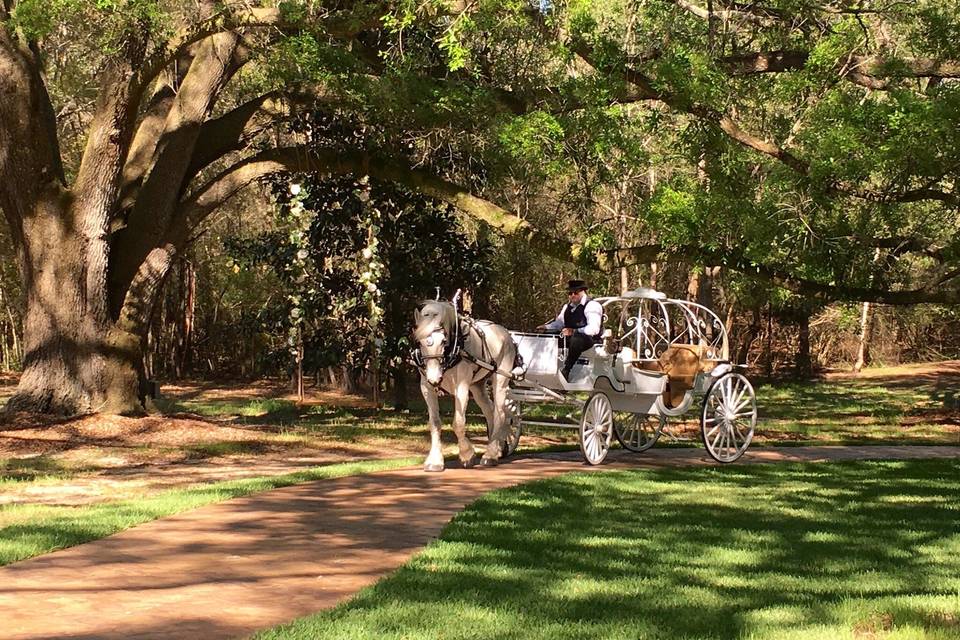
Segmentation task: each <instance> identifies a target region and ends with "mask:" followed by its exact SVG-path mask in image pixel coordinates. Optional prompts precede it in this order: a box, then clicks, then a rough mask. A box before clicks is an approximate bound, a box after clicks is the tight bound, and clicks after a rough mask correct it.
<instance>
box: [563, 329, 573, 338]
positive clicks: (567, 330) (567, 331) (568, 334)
mask: <svg viewBox="0 0 960 640" xmlns="http://www.w3.org/2000/svg"><path fill="white" fill-rule="evenodd" d="M560 333H561V334H562V335H564V336H566V337H568V338H569V337H570V336H572V335H573V329H570V328H567V329H564V330H563V331H561V332H560Z"/></svg>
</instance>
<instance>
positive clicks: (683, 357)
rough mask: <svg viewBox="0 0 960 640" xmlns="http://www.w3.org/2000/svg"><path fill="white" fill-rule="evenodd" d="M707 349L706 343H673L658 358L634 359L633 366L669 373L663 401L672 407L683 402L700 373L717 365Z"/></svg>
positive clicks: (644, 369)
mask: <svg viewBox="0 0 960 640" xmlns="http://www.w3.org/2000/svg"><path fill="white" fill-rule="evenodd" d="M707 350H708V347H707V346H706V345H699V344H672V345H670V347H669V348H667V350H666V351H664V352H663V354H661V355H660V357H659V358H658V359H657V360H652V361H634V362H633V366H634V367H637V368H639V369H641V370H643V371H655V372H659V373H665V374H667V388H666V390H665V391H664V393H663V401H664V404H666V405H667V406H668V407H671V408H672V407H675V406H677V405H679V404H680V403H681V402H683V396H684V394H686V392H687V391H688V390H690V389H692V388H693V385H694V382H695V381H696V378H697V374H698V373H707V372H709V371H712V370H713V368H714V367H716V366H717V363H716V361H715V360H709V359H707Z"/></svg>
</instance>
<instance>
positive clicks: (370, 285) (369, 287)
mask: <svg viewBox="0 0 960 640" xmlns="http://www.w3.org/2000/svg"><path fill="white" fill-rule="evenodd" d="M376 290H377V285H376V283H374V282H370V283H367V291H369V292H370V293H373V292H374V291H376Z"/></svg>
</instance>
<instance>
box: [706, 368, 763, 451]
mask: <svg viewBox="0 0 960 640" xmlns="http://www.w3.org/2000/svg"><path fill="white" fill-rule="evenodd" d="M756 426H757V397H756V394H755V393H754V391H753V386H752V385H751V384H750V381H749V380H747V379H746V377H744V376H743V375H741V374H739V373H734V372H730V373H725V374H724V375H722V376H720V377H719V378H717V379H716V380H714V382H713V384H712V385H710V388H709V389H707V393H706V395H705V396H704V398H703V411H702V412H701V414H700V435H701V436H702V437H703V444H704V446H705V447H706V448H707V453H709V454H710V457H711V458H713V459H714V460H716V461H717V462H733V461H734V460H737V459H738V458H739V457H740V456H742V455H743V453H744V452H745V451H746V450H747V447H749V446H750V441H751V440H753V430H754V428H755V427H756Z"/></svg>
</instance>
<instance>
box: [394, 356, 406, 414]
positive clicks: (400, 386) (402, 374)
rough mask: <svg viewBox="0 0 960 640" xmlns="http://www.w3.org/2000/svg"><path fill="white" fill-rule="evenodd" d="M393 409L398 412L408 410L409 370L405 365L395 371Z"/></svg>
mask: <svg viewBox="0 0 960 640" xmlns="http://www.w3.org/2000/svg"><path fill="white" fill-rule="evenodd" d="M393 408H394V409H396V410H397V411H403V410H405V409H406V408H407V369H406V367H404V366H403V365H400V366H399V367H397V368H396V369H394V371H393Z"/></svg>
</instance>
